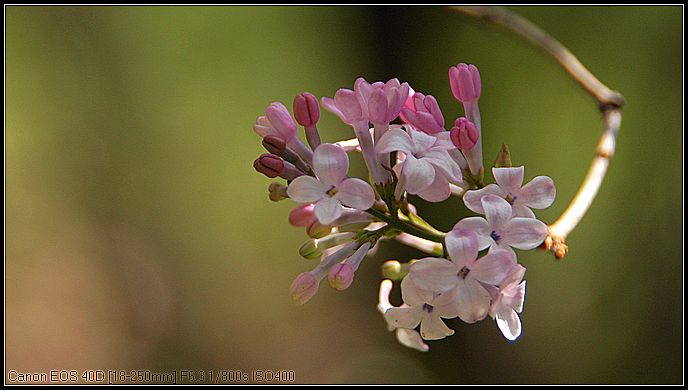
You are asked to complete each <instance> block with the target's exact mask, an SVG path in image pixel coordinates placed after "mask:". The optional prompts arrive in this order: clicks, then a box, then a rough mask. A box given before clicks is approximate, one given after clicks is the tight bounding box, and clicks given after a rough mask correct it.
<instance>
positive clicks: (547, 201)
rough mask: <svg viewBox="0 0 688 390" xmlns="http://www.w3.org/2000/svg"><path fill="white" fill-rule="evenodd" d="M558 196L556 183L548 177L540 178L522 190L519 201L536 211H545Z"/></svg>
mask: <svg viewBox="0 0 688 390" xmlns="http://www.w3.org/2000/svg"><path fill="white" fill-rule="evenodd" d="M556 196H557V189H556V187H554V181H553V180H552V179H551V178H549V177H547V176H538V177H536V178H534V179H533V180H531V181H530V182H529V183H528V184H526V185H525V186H523V188H521V192H520V194H519V196H518V201H519V202H520V203H523V204H525V205H526V206H530V207H532V208H534V209H545V208H547V207H549V206H551V205H552V202H554V198H555V197H556Z"/></svg>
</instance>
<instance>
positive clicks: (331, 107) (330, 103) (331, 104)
mask: <svg viewBox="0 0 688 390" xmlns="http://www.w3.org/2000/svg"><path fill="white" fill-rule="evenodd" d="M320 104H322V106H323V108H324V109H326V110H327V111H329V112H331V113H333V114H335V115H337V116H338V117H339V119H341V120H342V121H343V122H346V119H347V118H346V116H345V115H344V113H343V112H341V111H340V110H339V108H337V104H336V103H335V101H334V99H332V98H329V97H322V98H321V99H320Z"/></svg>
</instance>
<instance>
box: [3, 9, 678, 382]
mask: <svg viewBox="0 0 688 390" xmlns="http://www.w3.org/2000/svg"><path fill="white" fill-rule="evenodd" d="M514 10H515V11H517V12H519V13H521V14H522V15H524V16H526V17H527V18H529V19H530V20H532V21H533V22H535V23H536V24H538V25H540V26H542V27H543V28H544V29H545V30H547V31H549V32H550V33H551V34H552V35H553V36H555V37H556V38H558V39H559V40H560V41H561V42H563V43H564V44H565V45H567V46H568V47H569V48H570V49H571V50H572V51H573V52H574V53H575V54H576V55H578V56H579V58H580V59H581V60H582V61H583V63H585V64H586V65H587V66H588V67H589V69H590V70H592V71H593V72H594V73H595V74H596V75H597V76H598V77H599V78H600V79H601V80H602V81H603V82H605V83H607V84H608V85H609V86H611V87H612V88H615V89H618V90H619V91H621V92H622V93H623V94H624V95H625V96H626V98H627V107H626V109H625V111H624V118H623V124H622V128H621V132H620V137H619V142H618V149H617V154H616V156H615V158H614V160H613V162H612V165H611V167H610V170H609V172H608V175H607V179H606V181H605V183H604V185H603V187H602V189H601V191H600V193H599V195H598V198H597V200H596V202H595V203H594V204H593V206H592V207H591V209H590V211H589V213H588V214H587V215H586V216H585V218H584V219H583V220H582V222H581V223H580V225H579V226H578V228H577V229H576V230H575V231H574V233H573V234H571V235H570V237H569V240H568V241H569V244H570V253H569V256H568V257H567V258H566V260H564V261H562V262H556V261H554V260H553V258H552V257H551V256H550V255H547V254H545V253H543V252H540V251H531V252H528V253H522V254H521V256H520V261H521V262H522V263H523V264H524V265H525V266H526V267H527V268H528V272H527V274H526V278H527V280H528V293H527V300H526V306H525V311H524V313H523V316H522V319H523V323H524V333H523V336H522V337H521V338H520V339H519V340H518V341H516V342H515V343H509V342H507V341H506V340H504V339H503V338H502V337H501V335H500V334H499V331H498V330H497V327H496V325H495V324H494V323H493V322H492V321H491V320H489V319H487V320H485V321H483V322H482V323H480V324H478V325H473V326H467V325H465V324H463V323H461V322H460V321H459V320H452V321H450V326H452V327H453V328H454V329H455V330H456V335H454V336H452V337H450V338H449V339H447V340H445V341H442V342H439V343H431V351H430V352H429V353H426V354H423V353H419V352H416V351H412V350H407V349H404V348H403V347H401V346H400V345H398V344H397V343H396V341H395V340H394V336H393V333H388V332H387V331H386V327H385V324H384V322H383V320H382V318H381V317H380V315H379V314H378V313H377V311H376V310H375V304H376V296H377V284H378V282H379V280H380V278H381V276H380V272H379V267H380V265H381V264H382V262H383V261H384V260H385V259H387V258H399V259H401V260H408V259H410V258H412V257H414V256H418V255H419V253H417V252H415V251H412V250H409V249H407V248H404V247H400V246H398V245H396V244H392V243H387V244H385V245H383V246H382V247H381V250H380V251H379V252H378V255H377V256H375V257H373V258H369V259H367V260H366V262H365V263H364V264H363V265H362V266H361V269H360V271H359V272H358V275H357V279H356V280H355V281H354V284H353V286H352V288H350V289H349V290H347V291H346V292H336V291H334V290H332V289H330V288H329V287H328V286H327V285H326V283H325V284H323V285H322V286H321V291H320V292H319V294H318V296H316V297H315V298H314V299H313V300H312V301H311V302H309V303H308V304H307V305H305V306H303V307H295V306H294V305H293V304H292V303H291V301H290V297H289V294H288V288H289V285H290V283H291V281H292V279H293V278H294V277H295V276H296V275H297V274H299V273H300V272H302V271H306V270H309V269H311V268H312V267H313V266H314V264H313V263H312V261H309V260H304V259H301V258H299V256H298V252H297V248H298V246H299V245H300V244H301V242H302V241H303V240H305V235H304V234H303V232H302V231H301V230H299V229H296V228H292V227H291V226H289V224H288V223H287V219H286V217H287V213H288V211H289V210H290V206H291V204H290V203H289V202H281V203H272V202H270V201H268V199H267V185H268V183H269V180H268V179H267V178H265V177H262V176H260V175H259V174H257V173H256V172H254V171H253V168H252V167H251V163H252V161H253V159H254V158H255V157H257V156H258V155H259V154H260V153H262V150H261V147H260V142H259V141H260V140H259V138H258V137H257V136H256V135H255V134H254V133H253V132H252V130H251V125H252V124H253V121H254V120H255V118H256V116H258V115H260V114H261V112H262V110H263V109H264V108H265V106H267V104H269V103H270V102H272V101H274V100H280V101H283V102H285V103H286V104H287V106H290V105H291V101H292V99H293V97H294V95H296V94H297V93H299V92H302V91H304V90H307V91H310V92H312V93H314V94H316V95H317V96H324V95H325V96H332V95H333V94H334V92H335V90H336V89H337V88H341V87H348V88H351V87H352V86H353V81H354V79H355V78H356V77H358V76H365V77H366V78H367V79H368V80H369V81H373V80H380V79H384V80H386V79H388V78H391V77H398V78H399V79H401V80H402V81H409V82H410V83H411V85H412V86H413V87H414V88H415V89H416V90H417V91H422V92H424V93H429V94H433V95H435V96H436V97H437V99H438V101H439V102H440V105H441V106H442V108H443V110H444V114H445V116H446V118H447V121H448V122H449V121H451V120H452V119H453V118H454V117H455V116H456V115H457V114H459V113H460V108H459V105H458V104H456V103H455V102H454V101H453V100H452V98H451V93H450V91H449V86H448V84H447V74H446V72H447V69H448V68H449V66H451V65H454V64H456V63H458V62H470V63H474V64H477V65H478V67H479V68H480V70H481V74H482V79H483V95H482V96H483V97H482V99H481V112H482V116H483V134H484V135H483V137H484V154H485V156H486V163H490V162H491V161H492V159H494V158H495V157H496V155H497V152H498V151H499V147H500V146H501V143H502V142H504V143H507V144H508V145H509V148H510V150H511V154H512V159H513V161H514V163H515V164H518V165H520V164H525V165H526V176H527V180H529V179H530V178H532V177H533V176H536V175H549V176H551V177H552V178H553V179H554V180H555V182H556V184H557V188H558V196H557V200H556V202H555V204H554V205H553V206H552V207H551V208H550V209H549V210H546V211H544V212H541V213H539V215H540V216H541V217H542V219H543V220H544V221H546V222H552V221H553V220H554V219H555V218H556V217H557V216H558V215H559V214H560V213H561V211H563V209H564V208H565V207H566V205H567V204H568V202H569V200H570V199H571V198H572V197H573V195H574V194H575V191H576V189H577V187H578V185H579V183H580V181H581V180H582V179H583V177H584V175H585V172H586V170H587V167H588V164H589V161H590V160H591V158H592V155H593V151H594V147H595V145H596V143H597V140H598V137H599V134H600V132H601V121H600V116H599V114H598V113H597V112H596V109H595V105H594V102H593V101H592V99H591V98H590V97H589V96H587V95H586V94H585V92H583V91H582V90H581V89H580V88H579V87H578V86H577V85H576V84H575V83H574V82H573V81H572V80H571V79H570V78H569V77H568V76H567V75H566V74H565V73H564V72H563V71H562V69H560V67H559V66H558V65H557V64H556V63H555V62H554V61H553V60H552V59H551V58H549V57H547V56H546V55H544V54H543V53H542V52H540V51H538V50H537V49H535V48H533V47H531V46H528V45H527V44H525V43H523V42H522V41H520V40H519V39H518V38H516V37H514V36H512V35H509V34H508V33H506V32H504V31H502V30H499V29H495V28H492V27H488V26H484V25H481V24H479V23H477V22H476V21H475V20H473V19H471V18H468V17H465V16H462V15H458V14H455V13H451V12H448V11H447V10H445V9H443V8H417V7H415V8H396V7H385V8H372V7H346V8H343V7H312V8H305V7H18V6H11V7H7V8H6V34H7V35H6V99H7V101H6V115H7V117H6V128H5V141H6V150H5V151H6V159H5V162H6V171H5V173H6V261H5V267H6V368H7V370H17V371H20V372H39V371H48V370H51V369H76V370H84V369H103V370H108V369H144V370H145V369H148V370H157V371H161V370H170V369H195V370H201V369H205V370H213V369H214V370H218V369H223V370H244V371H249V370H257V369H263V370H267V369H272V370H278V369H286V370H294V371H295V373H296V380H297V382H303V383H331V382H334V383H345V382H346V383H348V382H354V383H389V382H425V383H455V382H458V383H533V382H535V383H540V382H546V383H590V382H603V383H635V382H643V383H644V382H656V383H678V382H681V380H682V308H683V300H682V274H683V261H682V217H683V214H682V206H681V203H682V184H681V183H682V169H683V166H682V163H681V161H682V150H681V145H682V142H683V138H682V137H683V135H682V126H683V123H682V107H683V106H682V54H681V48H682V32H681V26H682V9H681V8H680V7H642V8H641V7H534V8H519V7H514ZM323 118H324V119H323V121H322V124H321V126H320V128H321V131H322V135H323V138H324V139H325V140H328V141H334V140H338V139H343V138H349V137H351V136H352V135H351V131H350V130H349V129H348V128H346V127H345V126H344V125H342V124H341V123H340V122H339V121H338V120H336V118H335V117H334V116H333V115H329V114H323ZM359 160H360V159H359ZM352 164H353V166H354V167H355V168H357V169H358V172H359V173H362V172H363V171H362V169H361V167H362V162H361V161H357V162H353V163H352ZM418 207H419V209H421V211H422V212H423V214H424V216H425V217H426V219H428V220H431V221H434V222H436V224H437V225H438V226H440V227H441V228H443V229H448V228H450V227H451V226H452V225H453V223H454V222H455V221H456V220H458V219H459V217H461V216H464V215H467V211H466V209H465V208H464V207H463V206H462V205H461V204H459V203H458V202H457V201H456V200H452V201H448V202H446V203H443V204H433V205H430V204H426V203H422V202H420V201H418ZM395 290H397V292H398V286H397V287H395Z"/></svg>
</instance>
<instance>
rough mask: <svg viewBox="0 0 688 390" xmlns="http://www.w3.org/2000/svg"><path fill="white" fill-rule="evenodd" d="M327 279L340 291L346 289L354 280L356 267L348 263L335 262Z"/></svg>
mask: <svg viewBox="0 0 688 390" xmlns="http://www.w3.org/2000/svg"><path fill="white" fill-rule="evenodd" d="M327 281H328V282H330V286H332V288H334V289H337V290H339V291H343V290H346V289H347V288H349V286H351V283H352V282H353V281H354V269H353V267H352V266H351V265H349V264H346V263H340V264H335V265H333V266H332V268H330V272H328V274H327Z"/></svg>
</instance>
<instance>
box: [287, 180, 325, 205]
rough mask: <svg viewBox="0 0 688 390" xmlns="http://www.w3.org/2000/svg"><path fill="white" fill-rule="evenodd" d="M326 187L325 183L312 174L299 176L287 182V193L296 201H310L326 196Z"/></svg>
mask: <svg viewBox="0 0 688 390" xmlns="http://www.w3.org/2000/svg"><path fill="white" fill-rule="evenodd" d="M328 189H329V188H328V187H327V186H326V185H325V184H323V183H322V182H320V180H318V179H316V178H314V177H312V176H299V177H297V178H296V179H294V180H293V181H292V182H291V184H289V188H287V195H289V197H290V198H291V199H292V200H294V201H295V202H298V203H312V202H316V201H318V200H320V199H322V198H324V197H325V196H327V195H326V194H325V193H326V192H327V190H328Z"/></svg>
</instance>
